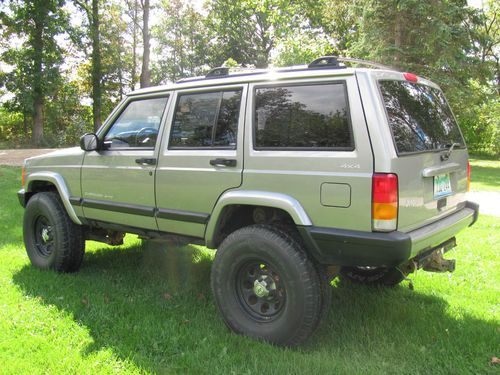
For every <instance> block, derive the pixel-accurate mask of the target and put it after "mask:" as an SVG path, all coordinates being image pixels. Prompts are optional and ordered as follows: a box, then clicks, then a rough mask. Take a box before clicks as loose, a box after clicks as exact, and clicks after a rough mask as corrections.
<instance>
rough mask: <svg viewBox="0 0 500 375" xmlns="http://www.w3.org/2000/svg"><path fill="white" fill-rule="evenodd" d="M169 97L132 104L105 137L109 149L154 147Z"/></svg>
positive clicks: (143, 100)
mask: <svg viewBox="0 0 500 375" xmlns="http://www.w3.org/2000/svg"><path fill="white" fill-rule="evenodd" d="M167 100H168V97H163V98H153V99H141V100H134V101H132V102H130V103H129V104H128V105H127V107H126V108H125V109H124V110H123V111H122V113H121V114H120V116H119V117H118V118H117V119H116V120H115V122H114V123H113V125H111V128H110V129H109V130H108V132H107V134H106V136H105V137H104V144H106V145H107V146H108V148H109V149H113V148H129V147H148V148H149V147H154V146H155V144H156V139H157V137H158V129H159V127H160V122H161V117H162V115H163V111H164V110H165V105H166V104H167Z"/></svg>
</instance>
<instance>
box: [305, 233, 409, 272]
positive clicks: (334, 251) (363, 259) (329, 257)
mask: <svg viewBox="0 0 500 375" xmlns="http://www.w3.org/2000/svg"><path fill="white" fill-rule="evenodd" d="M299 231H300V233H301V235H302V238H303V239H304V241H305V242H306V245H307V247H308V248H309V250H310V251H311V252H312V255H313V256H314V258H316V260H317V261H318V262H320V263H323V264H338V265H346V266H347V265H358V266H377V265H397V264H401V263H403V262H404V261H405V260H407V259H408V258H409V257H410V253H411V238H410V236H409V235H408V234H406V233H403V232H390V233H377V232H362V231H355V230H346V229H336V228H318V227H299Z"/></svg>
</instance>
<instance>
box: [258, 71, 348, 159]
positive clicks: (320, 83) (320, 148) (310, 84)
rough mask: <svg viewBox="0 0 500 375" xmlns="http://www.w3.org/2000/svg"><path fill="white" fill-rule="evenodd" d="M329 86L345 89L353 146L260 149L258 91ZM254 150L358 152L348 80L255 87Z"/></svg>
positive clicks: (281, 83)
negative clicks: (257, 120)
mask: <svg viewBox="0 0 500 375" xmlns="http://www.w3.org/2000/svg"><path fill="white" fill-rule="evenodd" d="M328 85H342V86H343V88H344V97H345V99H346V101H345V102H346V109H347V122H348V130H349V135H350V138H351V143H352V146H350V147H259V146H257V145H256V143H257V131H256V130H257V123H256V115H255V114H256V110H257V108H256V107H257V100H256V97H257V90H258V89H266V88H279V87H296V86H328ZM252 95H253V96H252V138H253V139H252V148H253V150H255V151H349V152H350V151H354V150H356V141H355V139H354V132H353V126H352V117H351V106H350V103H349V92H348V90H347V80H345V79H341V80H328V81H320V82H290V83H289V82H283V81H281V82H279V83H276V84H269V83H265V84H258V85H255V86H254V87H253V92H252Z"/></svg>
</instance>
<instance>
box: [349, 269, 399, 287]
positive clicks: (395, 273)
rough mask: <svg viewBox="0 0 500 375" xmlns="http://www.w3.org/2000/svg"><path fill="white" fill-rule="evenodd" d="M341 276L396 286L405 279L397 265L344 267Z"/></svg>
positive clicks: (360, 281)
mask: <svg viewBox="0 0 500 375" xmlns="http://www.w3.org/2000/svg"><path fill="white" fill-rule="evenodd" d="M340 276H341V277H343V278H345V279H347V280H349V281H351V282H354V283H358V284H365V285H379V286H395V285H398V284H399V283H400V282H401V281H403V280H404V279H405V277H406V276H405V275H404V274H403V273H402V272H401V271H400V270H399V269H397V268H396V267H388V268H387V267H342V269H341V270H340Z"/></svg>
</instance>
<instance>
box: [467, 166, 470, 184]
mask: <svg viewBox="0 0 500 375" xmlns="http://www.w3.org/2000/svg"><path fill="white" fill-rule="evenodd" d="M467 191H470V161H468V160H467Z"/></svg>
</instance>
